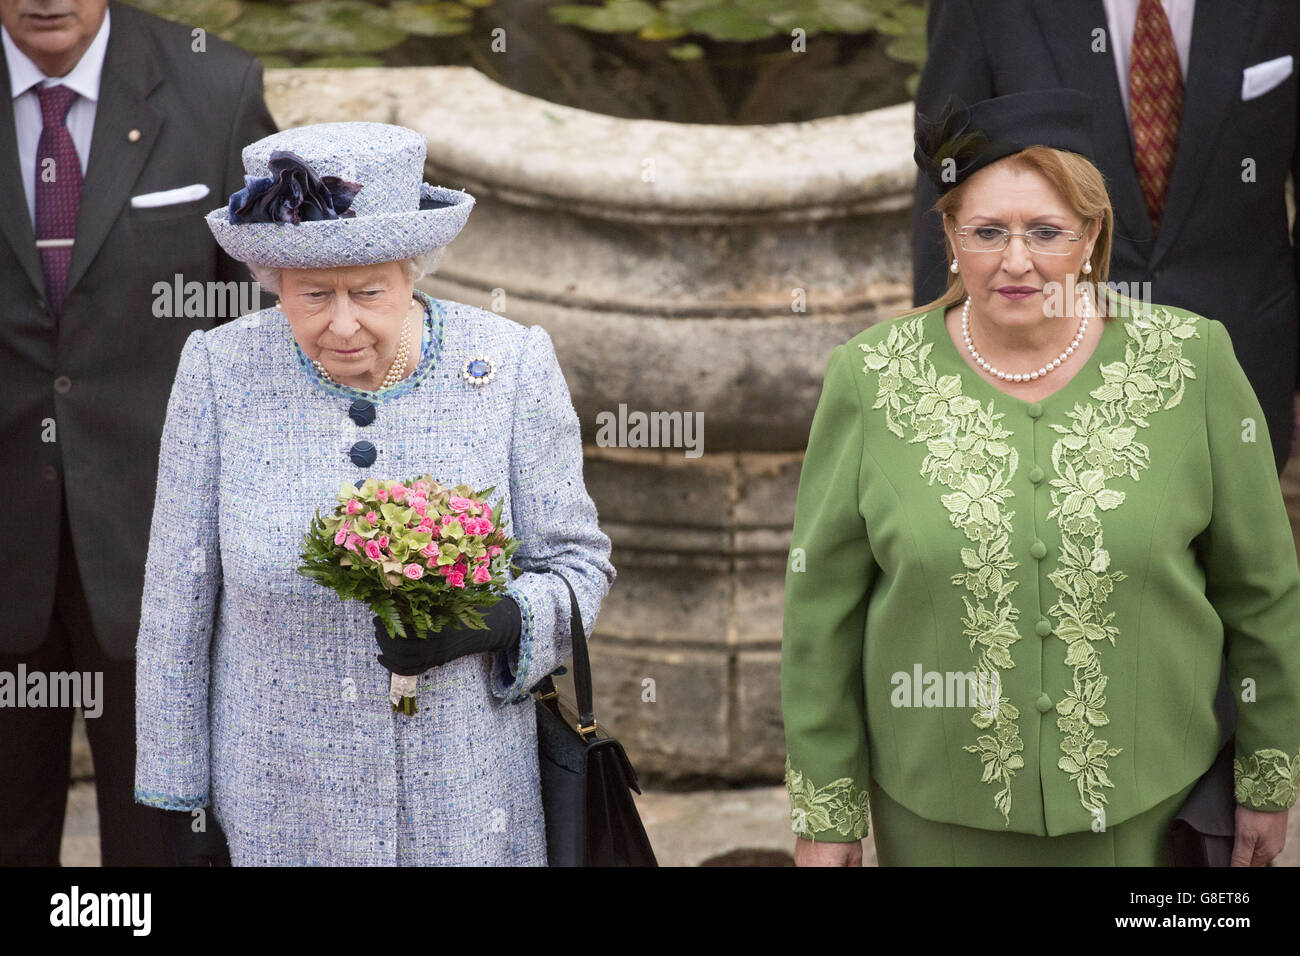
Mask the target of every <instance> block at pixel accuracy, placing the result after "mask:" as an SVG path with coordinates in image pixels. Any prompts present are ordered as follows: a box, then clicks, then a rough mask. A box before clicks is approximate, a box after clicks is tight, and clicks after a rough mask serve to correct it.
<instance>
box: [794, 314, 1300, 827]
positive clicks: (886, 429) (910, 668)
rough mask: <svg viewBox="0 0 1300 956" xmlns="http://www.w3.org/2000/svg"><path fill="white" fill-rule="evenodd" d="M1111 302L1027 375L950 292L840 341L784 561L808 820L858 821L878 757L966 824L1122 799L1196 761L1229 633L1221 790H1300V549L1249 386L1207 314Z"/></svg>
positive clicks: (1016, 821)
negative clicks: (1006, 370)
mask: <svg viewBox="0 0 1300 956" xmlns="http://www.w3.org/2000/svg"><path fill="white" fill-rule="evenodd" d="M1115 301H1117V302H1119V303H1121V304H1122V305H1124V306H1127V307H1128V309H1129V312H1128V314H1126V315H1125V314H1120V315H1118V316H1117V317H1116V318H1114V319H1112V320H1110V321H1108V322H1107V323H1106V325H1105V329H1104V331H1103V334H1102V337H1101V340H1100V342H1099V343H1098V345H1097V348H1096V350H1095V351H1094V353H1093V354H1092V355H1091V356H1090V357H1089V359H1088V361H1087V363H1086V364H1085V365H1084V366H1083V367H1082V368H1081V369H1080V370H1079V371H1078V372H1077V373H1076V374H1075V375H1074V377H1073V378H1071V379H1070V380H1069V381H1068V382H1067V384H1066V385H1065V386H1064V387H1063V388H1061V389H1060V390H1058V391H1057V392H1055V393H1053V394H1052V395H1050V396H1048V397H1047V398H1045V399H1043V400H1041V401H1038V402H1026V401H1022V400H1020V399H1017V398H1014V397H1011V396H1009V395H1007V394H1005V393H1004V392H1002V391H1001V390H1000V389H998V388H996V387H994V386H993V385H992V384H990V383H989V382H987V381H985V380H984V379H983V378H981V377H980V376H979V375H977V374H976V373H975V371H974V370H973V369H972V368H971V367H970V366H969V365H967V363H966V361H965V360H964V359H963V358H962V356H961V354H960V353H959V352H958V350H957V347H956V346H955V344H954V343H953V341H952V339H951V338H950V337H949V335H948V332H947V329H946V327H945V325H944V319H943V311H942V310H941V309H935V310H932V311H931V312H929V313H926V314H924V315H920V316H914V317H905V318H899V319H894V320H891V321H887V322H883V323H879V324H877V325H874V326H872V327H871V328H868V329H867V330H865V331H863V332H862V333H860V334H859V335H857V336H856V337H855V338H853V339H852V340H851V341H849V342H848V343H847V344H845V345H841V346H838V347H837V348H836V349H835V350H834V352H833V353H832V354H831V358H830V362H829V364H828V366H827V370H826V379H825V384H824V386H823V390H822V395H821V399H820V401H819V404H818V406H817V411H816V414H815V416H814V418H813V423H812V429H811V433H810V434H809V438H808V451H807V454H806V457H805V458H804V463H803V470H802V473H801V478H800V482H799V493H798V501H797V505H796V513H795V522H794V534H793V540H792V547H791V555H790V564H789V568H788V571H787V574H786V591H785V612H784V622H783V623H784V626H783V638H782V666H781V683H782V709H783V712H784V718H785V731H786V741H787V753H788V758H787V764H786V783H787V786H788V788H789V791H790V800H791V821H792V825H793V828H794V830H795V832H796V833H798V834H799V835H801V836H804V837H807V838H810V839H816V840H826V841H845V840H854V839H859V838H861V837H862V836H864V835H865V834H866V832H867V828H868V800H867V792H868V791H867V786H868V778H869V777H870V778H873V779H874V780H875V781H876V782H877V783H878V784H879V785H880V786H881V787H883V788H884V790H885V791H886V792H888V793H889V795H890V796H892V797H893V798H894V799H895V800H897V801H898V802H900V803H902V804H903V805H904V806H906V807H907V808H908V809H910V810H912V811H913V812H914V813H916V814H918V815H919V816H922V817H925V818H927V819H930V820H935V821H941V822H947V823H955V824H960V825H962V826H968V827H978V828H984V829H1004V828H1005V829H1009V830H1014V831H1017V832H1021V833H1033V834H1038V835H1051V836H1055V835H1058V834H1063V833H1073V832H1076V831H1081V830H1085V829H1089V828H1091V829H1098V828H1099V826H1113V825H1115V824H1118V823H1121V822H1123V821H1124V820H1125V819H1128V818H1129V817H1132V816H1135V815H1136V814H1139V813H1141V812H1142V811H1144V810H1146V809H1149V808H1150V807H1152V806H1153V805H1154V804H1156V803H1158V802H1160V801H1161V800H1163V799H1166V798H1168V797H1169V796H1170V795H1172V794H1174V793H1176V792H1177V791H1179V790H1180V789H1182V788H1183V787H1185V786H1187V785H1188V784H1189V783H1191V782H1192V781H1194V780H1195V779H1196V778H1197V777H1198V776H1200V775H1201V774H1202V773H1204V772H1205V771H1206V770H1207V769H1208V768H1209V766H1210V764H1211V763H1212V762H1213V760H1214V758H1215V755H1216V753H1217V752H1218V748H1219V728H1218V722H1217V720H1216V718H1215V715H1214V710H1213V705H1214V697H1215V691H1216V688H1217V686H1218V681H1219V675H1220V666H1221V657H1222V655H1223V653H1224V651H1225V649H1226V653H1227V661H1228V679H1229V686H1230V687H1231V688H1232V690H1233V692H1234V694H1235V695H1236V697H1237V710H1238V723H1237V738H1236V739H1237V751H1236V761H1235V774H1236V799H1237V802H1238V803H1240V804H1242V805H1245V806H1248V807H1252V808H1255V809H1260V810H1283V809H1286V808H1288V807H1290V806H1291V805H1292V804H1294V803H1295V801H1296V789H1297V784H1298V782H1300V569H1298V568H1297V563H1296V553H1295V548H1294V545H1293V543H1292V539H1291V534H1290V526H1289V523H1288V519H1287V515H1286V509H1285V506H1284V504H1283V501H1282V493H1281V489H1280V486H1279V483H1278V478H1277V472H1276V467H1275V464H1274V458H1273V454H1272V450H1271V446H1270V441H1269V435H1268V431H1267V426H1266V425H1265V421H1264V416H1263V413H1262V412H1261V410H1260V405H1259V402H1258V401H1257V399H1256V397H1255V393H1254V391H1253V390H1252V389H1251V386H1250V383H1249V381H1248V380H1247V378H1246V375H1245V373H1244V372H1243V371H1242V369H1241V366H1240V365H1239V364H1238V362H1237V358H1236V355H1235V354H1234V352H1233V348H1232V342H1231V340H1230V338H1229V336H1228V332H1227V330H1226V329H1225V328H1224V326H1223V325H1222V324H1221V323H1220V322H1217V321H1214V320H1211V319H1206V318H1204V317H1202V316H1198V315H1195V314H1193V313H1190V312H1187V311H1185V310H1182V309H1176V308H1171V307H1166V306H1158V305H1156V306H1146V307H1142V306H1140V305H1138V304H1137V303H1133V302H1131V301H1130V300H1127V299H1119V298H1117V299H1115ZM1094 321H1097V320H1094Z"/></svg>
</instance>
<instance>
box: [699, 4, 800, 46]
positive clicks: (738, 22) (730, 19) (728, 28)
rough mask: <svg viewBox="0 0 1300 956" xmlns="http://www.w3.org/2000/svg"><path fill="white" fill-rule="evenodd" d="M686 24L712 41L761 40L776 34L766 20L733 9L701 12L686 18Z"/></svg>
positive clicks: (712, 9) (726, 8) (774, 28)
mask: <svg viewBox="0 0 1300 956" xmlns="http://www.w3.org/2000/svg"><path fill="white" fill-rule="evenodd" d="M686 24H687V26H689V27H690V28H691V29H692V30H693V31H695V32H696V33H703V34H704V35H705V36H707V37H709V38H710V39H713V40H761V39H763V38H764V37H770V36H774V35H775V34H776V33H777V32H778V31H777V28H776V27H774V26H773V25H772V24H770V23H768V22H767V20H765V19H763V18H761V17H755V16H753V15H751V14H748V13H746V12H745V11H743V10H740V9H737V8H735V7H713V8H711V9H708V10H701V11H699V12H698V13H694V14H692V15H691V16H690V17H689V18H687V21H686Z"/></svg>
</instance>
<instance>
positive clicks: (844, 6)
mask: <svg viewBox="0 0 1300 956" xmlns="http://www.w3.org/2000/svg"><path fill="white" fill-rule="evenodd" d="M817 9H818V12H819V13H820V14H821V20H822V22H823V23H824V24H825V26H826V28H827V29H829V30H834V31H836V32H837V33H866V32H867V31H868V30H874V29H875V28H876V24H877V23H878V22H879V20H880V19H881V17H880V14H879V13H878V12H877V11H875V10H872V9H869V8H868V7H866V6H864V5H863V4H862V3H861V2H860V0H818V2H817ZM922 29H924V11H922Z"/></svg>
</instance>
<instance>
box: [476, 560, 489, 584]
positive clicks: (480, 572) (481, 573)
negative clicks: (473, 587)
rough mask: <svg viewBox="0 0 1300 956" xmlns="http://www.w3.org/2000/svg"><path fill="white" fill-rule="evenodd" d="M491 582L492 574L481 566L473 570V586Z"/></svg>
mask: <svg viewBox="0 0 1300 956" xmlns="http://www.w3.org/2000/svg"><path fill="white" fill-rule="evenodd" d="M491 580H492V572H490V571H489V570H488V569H487V568H485V567H484V566H483V565H481V564H480V565H479V566H478V567H477V568H475V569H474V583H475V584H487V583H488V582H489V581H491Z"/></svg>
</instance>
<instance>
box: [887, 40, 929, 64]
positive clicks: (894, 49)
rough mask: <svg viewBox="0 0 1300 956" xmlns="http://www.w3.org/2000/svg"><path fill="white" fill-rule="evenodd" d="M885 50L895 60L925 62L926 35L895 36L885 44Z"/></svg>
mask: <svg viewBox="0 0 1300 956" xmlns="http://www.w3.org/2000/svg"><path fill="white" fill-rule="evenodd" d="M885 52H886V53H887V54H889V55H890V56H892V57H893V58H894V59H895V60H902V61H903V62H904V63H918V64H919V63H924V62H925V55H926V46H925V37H923V36H915V35H912V36H902V37H895V38H894V39H893V40H890V41H889V42H888V43H887V44H885Z"/></svg>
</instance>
